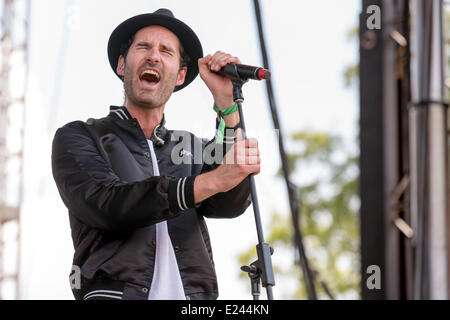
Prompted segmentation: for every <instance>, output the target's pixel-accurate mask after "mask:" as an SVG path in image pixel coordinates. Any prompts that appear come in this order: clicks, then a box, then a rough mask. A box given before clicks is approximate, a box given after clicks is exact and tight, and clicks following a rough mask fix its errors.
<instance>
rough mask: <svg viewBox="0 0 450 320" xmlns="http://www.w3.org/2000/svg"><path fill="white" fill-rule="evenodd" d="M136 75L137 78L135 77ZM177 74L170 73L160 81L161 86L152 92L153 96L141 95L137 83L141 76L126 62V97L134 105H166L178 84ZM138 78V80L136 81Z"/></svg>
mask: <svg viewBox="0 0 450 320" xmlns="http://www.w3.org/2000/svg"><path fill="white" fill-rule="evenodd" d="M135 77H136V78H135ZM176 77H177V75H168V76H167V77H166V78H163V77H162V75H161V80H160V82H159V83H158V86H159V88H158V89H157V91H154V92H153V93H152V97H148V96H147V97H145V98H144V97H140V96H139V95H138V94H137V88H135V84H136V86H137V83H138V81H139V77H138V76H137V75H135V74H134V72H133V70H132V68H131V66H129V67H127V64H126V63H125V72H124V81H123V86H124V90H125V99H126V100H129V101H130V102H131V103H132V104H133V105H135V106H137V107H140V108H143V109H158V108H160V107H161V106H163V105H165V104H166V102H167V101H168V100H169V98H170V96H171V95H172V93H173V90H174V89H175V86H176ZM135 79H137V81H135Z"/></svg>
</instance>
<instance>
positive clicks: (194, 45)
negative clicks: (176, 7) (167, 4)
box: [108, 13, 203, 91]
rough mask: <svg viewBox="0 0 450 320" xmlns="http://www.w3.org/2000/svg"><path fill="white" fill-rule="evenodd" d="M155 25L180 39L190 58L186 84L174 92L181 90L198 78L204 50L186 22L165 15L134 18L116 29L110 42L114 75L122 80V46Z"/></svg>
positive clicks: (152, 14) (109, 54)
mask: <svg viewBox="0 0 450 320" xmlns="http://www.w3.org/2000/svg"><path fill="white" fill-rule="evenodd" d="M153 25H158V26H162V27H165V28H167V29H169V30H170V31H172V32H173V33H174V34H175V35H176V36H177V37H178V39H179V41H180V42H181V44H182V45H183V48H184V51H185V53H186V54H187V55H188V56H189V58H190V61H189V63H188V65H187V73H186V77H185V80H184V83H183V84H182V85H179V86H177V87H175V90H174V91H178V90H181V89H183V88H184V87H186V86H187V85H189V84H190V83H191V82H192V81H193V80H194V79H195V77H197V75H198V59H200V58H202V57H203V49H202V45H201V43H200V40H199V39H198V37H197V35H196V34H195V33H194V31H193V30H192V29H191V28H190V27H189V26H188V25H186V24H185V23H184V22H182V21H180V20H178V19H176V18H173V17H170V16H167V15H164V14H157V13H146V14H141V15H138V16H134V17H132V18H130V19H128V20H125V21H124V22H122V23H121V24H120V25H119V26H117V28H116V29H114V31H113V32H112V34H111V36H110V38H109V41H108V58H109V64H110V65H111V68H112V69H113V71H114V73H115V74H116V75H117V76H118V77H119V78H120V79H122V78H121V76H119V74H118V73H117V63H118V61H119V57H120V47H121V45H122V44H124V43H126V42H127V41H128V40H129V39H130V38H131V37H132V36H133V35H134V34H136V32H138V31H139V30H140V29H142V28H145V27H148V26H153Z"/></svg>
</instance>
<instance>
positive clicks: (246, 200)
mask: <svg viewBox="0 0 450 320" xmlns="http://www.w3.org/2000/svg"><path fill="white" fill-rule="evenodd" d="M217 126H218V121H216V127H217ZM237 127H239V125H238V126H236V127H234V128H229V127H226V128H225V137H224V141H223V145H222V147H221V148H222V155H225V154H226V153H227V152H228V151H229V150H230V149H231V148H232V147H233V145H234V142H235V138H236V129H237ZM211 144H215V141H214V140H211V141H209V142H208V143H207V144H206V145H207V146H208V145H211ZM205 148H206V147H205ZM222 158H223V157H222ZM220 162H221V161H220ZM219 165H220V163H217V161H215V162H214V163H212V164H204V165H203V169H202V173H204V172H208V171H211V170H214V169H215V168H217V167H218V166H219ZM250 204H251V194H250V178H249V177H247V178H245V179H244V180H242V182H241V183H240V184H238V185H237V186H236V187H234V188H233V189H231V190H229V191H227V192H220V193H217V194H215V195H214V196H212V197H210V198H208V199H206V200H205V201H203V202H202V203H201V206H200V207H199V209H198V210H199V211H200V212H201V214H202V215H204V216H205V217H208V218H236V217H238V216H240V215H241V214H243V213H244V212H245V210H246V209H247V208H248V207H249V206H250Z"/></svg>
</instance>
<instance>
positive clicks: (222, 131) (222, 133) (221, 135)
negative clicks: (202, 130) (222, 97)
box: [213, 103, 239, 144]
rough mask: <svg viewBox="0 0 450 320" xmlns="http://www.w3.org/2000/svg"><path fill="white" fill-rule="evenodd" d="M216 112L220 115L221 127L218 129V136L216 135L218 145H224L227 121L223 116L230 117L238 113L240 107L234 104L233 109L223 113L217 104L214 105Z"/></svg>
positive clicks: (230, 108)
mask: <svg viewBox="0 0 450 320" xmlns="http://www.w3.org/2000/svg"><path fill="white" fill-rule="evenodd" d="M213 108H214V111H216V112H217V113H218V115H219V119H220V122H219V127H218V128H217V134H216V143H217V144H222V143H223V138H224V136H225V120H224V119H223V116H228V115H229V114H232V113H234V112H236V111H238V109H239V108H238V105H237V103H235V104H233V105H232V106H231V107H229V108H227V109H225V110H223V111H221V110H219V109H218V108H217V106H216V104H214V107H213Z"/></svg>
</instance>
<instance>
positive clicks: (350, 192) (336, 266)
mask: <svg viewBox="0 0 450 320" xmlns="http://www.w3.org/2000/svg"><path fill="white" fill-rule="evenodd" d="M292 142H293V144H294V146H295V150H298V151H297V152H295V153H291V154H290V155H289V161H290V168H291V172H294V173H295V171H296V168H297V169H300V170H299V172H300V174H301V176H302V177H304V178H302V180H304V181H305V180H311V181H309V182H308V183H305V184H303V185H301V186H300V187H299V191H300V194H299V200H300V203H299V205H300V227H301V231H302V234H303V238H304V245H305V250H306V253H307V255H308V259H309V261H310V266H311V268H312V270H313V274H314V275H315V283H316V289H317V293H318V297H319V298H322V299H324V298H327V297H335V298H358V297H359V295H360V289H359V283H360V263H359V259H360V256H359V196H358V178H359V169H358V157H357V156H355V155H351V154H348V152H345V151H343V150H344V148H343V143H342V141H341V139H340V138H338V137H336V136H332V135H329V134H326V133H321V132H313V131H302V132H298V133H296V134H294V135H293V136H292ZM280 173H281V172H279V175H280V177H281V174H280ZM292 239H293V229H292V219H291V216H290V214H287V215H286V214H284V215H282V214H280V213H273V215H272V219H271V222H270V229H269V230H268V235H267V236H266V242H268V243H270V244H271V245H272V246H273V247H274V249H275V253H276V254H283V253H285V254H287V255H292V253H293V252H297V251H296V249H295V247H294V244H293V240H292ZM286 249H287V250H286ZM255 259H256V250H255V249H254V248H251V249H248V250H246V251H245V252H243V253H241V254H240V255H239V263H240V264H242V265H244V264H248V263H250V262H252V261H253V260H255ZM296 260H297V261H296V265H286V264H283V265H281V264H280V263H277V262H276V259H275V257H274V260H273V263H274V270H275V272H276V275H277V278H279V280H282V279H281V278H283V279H285V280H284V281H289V282H290V283H291V284H292V283H293V282H295V283H296V285H295V287H296V288H297V290H296V291H295V292H293V293H291V294H288V295H286V296H284V297H279V298H283V299H306V298H307V295H306V288H305V286H304V281H303V276H302V273H301V269H300V267H299V264H298V257H297V258H296ZM242 277H243V278H244V277H246V275H245V274H244V273H242ZM247 281H248V280H247ZM282 281H283V280H282Z"/></svg>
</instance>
